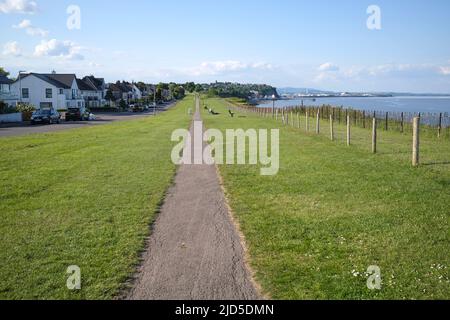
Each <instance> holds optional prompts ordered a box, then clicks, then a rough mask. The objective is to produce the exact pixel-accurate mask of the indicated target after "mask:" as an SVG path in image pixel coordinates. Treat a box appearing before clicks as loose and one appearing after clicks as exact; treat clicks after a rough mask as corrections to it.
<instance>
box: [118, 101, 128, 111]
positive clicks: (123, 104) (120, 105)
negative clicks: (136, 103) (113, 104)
mask: <svg viewBox="0 0 450 320" xmlns="http://www.w3.org/2000/svg"><path fill="white" fill-rule="evenodd" d="M119 107H120V109H126V108H127V107H128V105H127V103H126V102H125V100H123V99H120V102H119Z"/></svg>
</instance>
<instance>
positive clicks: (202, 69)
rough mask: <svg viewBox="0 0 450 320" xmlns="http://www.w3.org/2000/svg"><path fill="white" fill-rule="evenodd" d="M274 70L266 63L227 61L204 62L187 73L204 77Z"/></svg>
mask: <svg viewBox="0 0 450 320" xmlns="http://www.w3.org/2000/svg"><path fill="white" fill-rule="evenodd" d="M272 68H273V67H272V65H271V64H268V63H264V62H258V63H250V64H249V63H244V62H241V61H235V60H225V61H208V62H203V63H201V64H200V66H197V67H194V68H190V69H188V70H187V72H188V73H190V74H192V75H194V76H203V75H218V74H223V73H230V72H239V71H249V70H270V69H272Z"/></svg>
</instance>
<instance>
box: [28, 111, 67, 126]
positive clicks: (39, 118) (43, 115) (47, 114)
mask: <svg viewBox="0 0 450 320" xmlns="http://www.w3.org/2000/svg"><path fill="white" fill-rule="evenodd" d="M60 120H61V115H60V114H59V113H58V112H56V111H55V110H53V109H45V110H37V111H35V112H33V114H32V115H31V124H32V125H33V124H38V123H47V124H53V123H59V122H60Z"/></svg>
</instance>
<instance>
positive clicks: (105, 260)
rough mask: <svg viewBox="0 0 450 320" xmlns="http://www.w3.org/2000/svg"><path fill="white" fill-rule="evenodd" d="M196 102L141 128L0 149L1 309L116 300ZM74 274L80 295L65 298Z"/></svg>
mask: <svg viewBox="0 0 450 320" xmlns="http://www.w3.org/2000/svg"><path fill="white" fill-rule="evenodd" d="M192 106H193V99H192V97H188V98H186V99H185V100H183V101H182V102H180V103H179V104H178V105H177V106H176V107H175V108H173V109H172V110H170V111H168V112H166V113H163V114H161V115H159V116H158V117H149V118H145V119H142V120H134V121H127V122H120V123H114V124H110V125H105V126H98V127H89V128H83V129H76V130H69V131H64V132H59V133H51V134H39V135H30V136H25V137H17V138H5V139H0V172H1V174H0V190H1V194H0V219H1V221H2V222H1V224H0V234H1V242H0V261H1V263H0V299H35V298H38V299H110V298H113V297H114V296H115V295H116V294H117V293H118V292H119V290H120V289H121V286H122V285H123V283H124V282H125V280H126V279H127V278H128V277H129V276H130V275H131V274H132V273H133V272H134V270H135V265H136V263H137V262H138V258H139V251H140V250H142V249H143V246H144V240H145V238H146V236H147V235H148V233H149V224H150V223H151V221H152V219H153V218H154V216H155V213H156V211H157V209H158V206H159V204H160V202H161V200H162V199H163V196H164V193H165V191H166V190H167V188H168V186H169V185H170V183H171V180H172V177H173V175H174V173H175V166H174V165H173V164H172V162H171V159H170V154H171V149H172V147H173V143H172V142H171V141H170V136H171V133H172V131H173V130H174V129H177V128H187V127H188V125H189V121H190V117H189V116H188V114H187V108H192ZM70 265H77V266H79V267H80V268H81V275H82V290H80V291H77V292H71V291H69V290H67V288H66V280H67V277H68V275H67V274H66V269H67V267H68V266H70Z"/></svg>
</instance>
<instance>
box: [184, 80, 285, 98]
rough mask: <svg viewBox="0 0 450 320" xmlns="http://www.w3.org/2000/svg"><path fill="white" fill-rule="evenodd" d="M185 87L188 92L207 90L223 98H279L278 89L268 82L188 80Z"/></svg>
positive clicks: (210, 93) (212, 94) (210, 94)
mask: <svg viewBox="0 0 450 320" xmlns="http://www.w3.org/2000/svg"><path fill="white" fill-rule="evenodd" d="M184 88H185V89H186V91H188V92H205V93H207V94H208V95H209V96H219V97H223V98H228V97H238V98H242V99H246V100H253V99H262V98H267V97H273V96H275V97H276V98H279V95H278V92H277V89H276V88H274V87H272V86H269V85H267V84H251V83H250V84H242V83H234V82H215V83H210V84H196V83H194V82H187V83H186V84H184Z"/></svg>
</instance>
